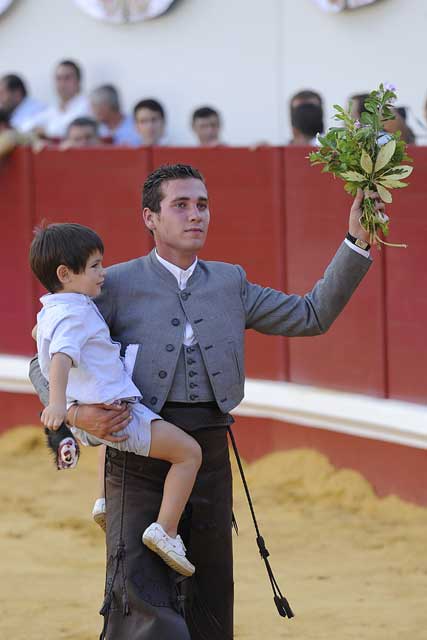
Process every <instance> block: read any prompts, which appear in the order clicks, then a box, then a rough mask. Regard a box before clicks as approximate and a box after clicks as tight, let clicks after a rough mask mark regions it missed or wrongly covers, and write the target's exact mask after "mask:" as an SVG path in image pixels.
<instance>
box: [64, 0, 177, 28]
mask: <svg viewBox="0 0 427 640" xmlns="http://www.w3.org/2000/svg"><path fill="white" fill-rule="evenodd" d="M175 1H176V0H74V2H75V3H76V4H77V5H78V6H79V7H80V9H82V10H83V11H84V12H85V13H88V14H89V15H90V16H92V17H93V18H97V19H98V20H104V21H105V22H113V23H116V24H121V23H126V22H139V21H141V20H150V19H151V18H157V17H158V16H161V15H162V14H163V13H166V11H168V9H170V7H171V6H172V5H173V4H174V3H175Z"/></svg>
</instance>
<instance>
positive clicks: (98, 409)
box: [67, 403, 131, 442]
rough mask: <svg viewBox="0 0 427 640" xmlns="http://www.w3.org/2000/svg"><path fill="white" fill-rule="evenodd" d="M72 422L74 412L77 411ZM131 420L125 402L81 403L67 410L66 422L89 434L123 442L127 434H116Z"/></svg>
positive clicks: (109, 440)
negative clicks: (119, 403) (75, 417)
mask: <svg viewBox="0 0 427 640" xmlns="http://www.w3.org/2000/svg"><path fill="white" fill-rule="evenodd" d="M77 409H78V413H77V420H76V422H74V415H75V414H74V412H75V411H77ZM130 421H131V413H130V410H129V408H128V405H127V404H126V403H123V404H121V405H117V404H81V405H78V407H77V405H72V406H71V407H70V408H69V409H68V412H67V422H68V424H72V425H73V426H76V427H79V429H83V430H84V431H86V432H87V433H89V434H90V435H91V436H95V437H96V438H102V440H108V442H123V440H127V439H128V436H126V435H124V436H117V435H116V434H117V433H118V432H119V431H122V430H123V429H124V428H125V427H127V425H128V424H129V422H130Z"/></svg>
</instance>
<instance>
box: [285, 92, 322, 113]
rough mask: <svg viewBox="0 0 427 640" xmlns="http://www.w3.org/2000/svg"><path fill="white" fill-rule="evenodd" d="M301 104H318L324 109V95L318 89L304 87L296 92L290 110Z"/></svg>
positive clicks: (291, 100)
mask: <svg viewBox="0 0 427 640" xmlns="http://www.w3.org/2000/svg"><path fill="white" fill-rule="evenodd" d="M301 104H316V105H317V106H319V107H321V108H322V109H323V100H322V96H321V95H320V93H317V91H313V89H302V90H301V91H298V92H297V93H294V95H293V96H292V97H291V99H290V103H289V106H290V110H291V111H292V109H295V107H299V106H300V105H301Z"/></svg>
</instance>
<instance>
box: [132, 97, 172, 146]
mask: <svg viewBox="0 0 427 640" xmlns="http://www.w3.org/2000/svg"><path fill="white" fill-rule="evenodd" d="M133 115H134V118H135V127H136V130H137V131H138V133H139V135H140V138H141V142H140V144H142V145H144V146H145V147H159V146H167V145H168V144H170V142H169V140H168V137H167V136H166V132H165V131H166V115H165V110H164V108H163V106H162V105H161V104H160V102H158V101H157V100H154V99H153V98H147V99H146V100H141V101H140V102H138V103H137V104H136V105H135V107H134V109H133Z"/></svg>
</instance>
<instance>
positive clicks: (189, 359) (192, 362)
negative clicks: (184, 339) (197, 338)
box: [187, 358, 196, 364]
mask: <svg viewBox="0 0 427 640" xmlns="http://www.w3.org/2000/svg"><path fill="white" fill-rule="evenodd" d="M195 362H196V361H195V360H193V358H188V360H187V364H194V363H195Z"/></svg>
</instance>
